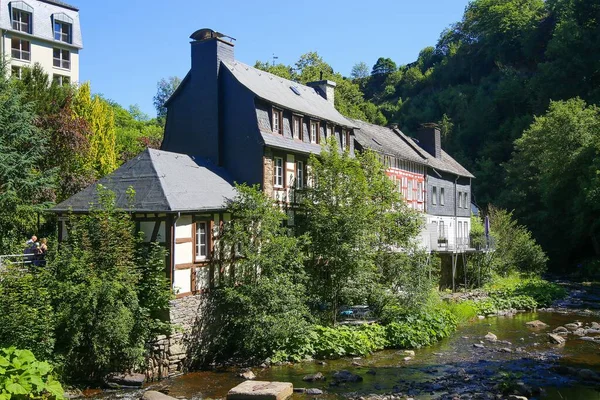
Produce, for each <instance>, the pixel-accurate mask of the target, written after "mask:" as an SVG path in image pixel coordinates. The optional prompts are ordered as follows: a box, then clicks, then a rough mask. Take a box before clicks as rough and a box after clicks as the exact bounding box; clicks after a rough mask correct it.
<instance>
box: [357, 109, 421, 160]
mask: <svg viewBox="0 0 600 400" xmlns="http://www.w3.org/2000/svg"><path fill="white" fill-rule="evenodd" d="M353 122H354V124H355V125H357V126H358V128H359V129H358V130H356V131H354V137H355V139H356V141H357V142H358V143H360V145H361V146H363V147H366V148H369V149H371V150H373V151H376V152H378V153H382V154H390V155H394V156H396V157H398V158H400V159H403V160H409V161H413V162H416V163H419V164H424V165H425V164H427V156H424V155H422V154H420V153H419V152H418V151H415V149H414V148H413V147H411V146H410V144H409V143H407V142H406V141H405V140H402V138H400V137H399V136H398V134H397V133H396V132H394V131H393V130H392V129H390V128H386V127H384V126H379V125H374V124H370V123H368V122H364V121H361V120H358V119H355V120H353Z"/></svg>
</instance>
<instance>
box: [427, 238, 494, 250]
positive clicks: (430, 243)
mask: <svg viewBox="0 0 600 400" xmlns="http://www.w3.org/2000/svg"><path fill="white" fill-rule="evenodd" d="M423 245H424V247H425V248H426V249H428V250H429V251H437V252H459V253H464V252H476V251H483V252H487V251H492V250H493V249H494V247H495V246H494V238H493V237H491V236H490V237H487V238H486V237H471V236H469V237H458V238H454V237H449V235H439V234H438V233H432V234H430V235H428V236H427V237H425V238H424V243H423Z"/></svg>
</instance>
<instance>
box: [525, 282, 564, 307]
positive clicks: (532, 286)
mask: <svg viewBox="0 0 600 400" xmlns="http://www.w3.org/2000/svg"><path fill="white" fill-rule="evenodd" d="M514 293H515V294H517V295H525V296H528V297H532V298H533V299H534V300H535V302H536V303H537V305H538V306H540V307H549V306H550V305H551V304H552V303H553V302H554V301H555V300H558V299H562V298H564V297H565V296H566V295H567V291H566V290H565V289H564V288H563V287H562V286H559V285H557V284H556V283H552V282H548V281H545V280H543V279H528V280H526V281H524V282H521V283H519V284H518V285H517V286H516V287H515V289H514Z"/></svg>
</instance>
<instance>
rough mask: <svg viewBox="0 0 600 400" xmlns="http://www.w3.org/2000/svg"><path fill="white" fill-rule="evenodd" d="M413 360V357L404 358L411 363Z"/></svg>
mask: <svg viewBox="0 0 600 400" xmlns="http://www.w3.org/2000/svg"><path fill="white" fill-rule="evenodd" d="M412 359H413V358H412V357H404V361H410V360H412Z"/></svg>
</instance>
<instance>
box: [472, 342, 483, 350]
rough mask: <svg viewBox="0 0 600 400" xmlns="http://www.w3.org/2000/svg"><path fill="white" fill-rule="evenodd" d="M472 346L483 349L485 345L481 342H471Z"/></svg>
mask: <svg viewBox="0 0 600 400" xmlns="http://www.w3.org/2000/svg"><path fill="white" fill-rule="evenodd" d="M473 347H475V348H477V349H484V348H485V346H484V345H482V344H481V343H473Z"/></svg>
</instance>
